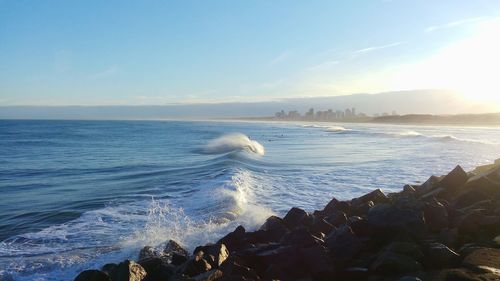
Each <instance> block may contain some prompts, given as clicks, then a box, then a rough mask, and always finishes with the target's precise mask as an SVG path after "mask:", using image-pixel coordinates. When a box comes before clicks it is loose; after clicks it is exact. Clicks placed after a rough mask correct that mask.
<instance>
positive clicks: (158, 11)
mask: <svg viewBox="0 0 500 281" xmlns="http://www.w3.org/2000/svg"><path fill="white" fill-rule="evenodd" d="M499 17H500V1H466V0H464V1H456V0H453V1H422V0H419V1H406V0H392V1H389V0H386V1H383V0H378V1H330V0H327V1H289V0H287V1H184V0H183V1H153V0H147V1H101V0H98V1H97V0H96V1H93V0H82V1H77V0H75V1H67V0H65V1H44V0H31V1H24V0H10V1H9V0H0V105H69V104H76V105H104V104H106V105H108V104H166V103H184V102H206V101H208V102H219V101H254V100H267V99H276V98H284V97H301V96H328V95H339V94H350V93H356V92H367V93H374V92H380V91H390V90H401V89H415V88H454V85H455V84H454V83H455V81H457V82H456V85H457V87H456V88H457V89H459V90H462V89H463V90H465V92H467V91H469V96H473V95H472V94H470V92H471V89H476V88H475V87H476V86H477V85H478V84H481V85H483V86H482V87H483V88H487V90H489V89H491V88H492V87H493V86H492V85H494V84H496V81H497V79H496V78H495V77H492V76H491V75H490V76H488V73H489V72H487V71H488V70H496V66H494V65H493V63H496V62H498V61H499V56H498V54H496V53H497V52H498V51H497V50H498V49H496V46H498V42H497V41H498V40H499V39H497V38H495V36H493V35H494V34H495V32H496V31H499V30H500V29H498V26H500V24H499ZM496 34H497V35H498V34H499V33H496ZM496 37H500V36H496ZM488 40H489V41H488ZM483 45H487V46H490V47H489V49H485V50H478V49H477V48H478V46H483ZM481 48H482V47H481ZM478 54H480V55H479V57H477V55H478ZM464 58H465V59H464ZM462 59H463V60H462ZM457 69H465V70H464V71H458V70H457ZM478 69H479V70H478ZM478 71H479V72H478ZM496 73H497V74H498V72H497V71H496ZM441 75H444V76H441ZM471 76H472V78H471V79H464V77H467V78H469V77H471ZM485 79H486V80H485ZM465 80H467V81H469V82H464V81H465ZM483 80H484V81H483ZM498 89H499V88H495V89H494V90H495V91H496V90H498ZM498 95H500V93H498V92H491V93H484V94H481V95H480V96H481V98H483V99H488V98H490V99H491V98H493V97H494V96H498Z"/></svg>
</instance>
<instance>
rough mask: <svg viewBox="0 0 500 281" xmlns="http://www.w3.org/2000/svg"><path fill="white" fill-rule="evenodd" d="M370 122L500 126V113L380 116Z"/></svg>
mask: <svg viewBox="0 0 500 281" xmlns="http://www.w3.org/2000/svg"><path fill="white" fill-rule="evenodd" d="M369 122H374V123H391V124H398V123H401V124H457V125H458V124H460V125H496V126H500V113H486V114H459V115H430V114H409V115H401V116H380V117H375V118H372V119H371V120H370V121H369Z"/></svg>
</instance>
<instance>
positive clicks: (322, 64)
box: [306, 60, 340, 71]
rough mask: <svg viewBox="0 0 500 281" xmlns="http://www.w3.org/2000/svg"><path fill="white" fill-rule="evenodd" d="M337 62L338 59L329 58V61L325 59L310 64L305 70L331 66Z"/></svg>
mask: <svg viewBox="0 0 500 281" xmlns="http://www.w3.org/2000/svg"><path fill="white" fill-rule="evenodd" d="M339 63H340V61H338V60H329V61H325V62H322V63H319V64H316V65H313V66H310V67H308V68H307V69H306V70H307V71H316V70H321V69H326V68H329V67H332V66H334V65H337V64H339Z"/></svg>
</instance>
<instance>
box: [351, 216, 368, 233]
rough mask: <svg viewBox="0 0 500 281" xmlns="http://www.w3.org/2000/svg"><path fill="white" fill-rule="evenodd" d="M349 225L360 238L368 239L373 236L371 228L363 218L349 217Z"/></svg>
mask: <svg viewBox="0 0 500 281" xmlns="http://www.w3.org/2000/svg"><path fill="white" fill-rule="evenodd" d="M347 225H348V226H349V227H350V228H351V229H352V231H353V232H354V233H355V234H356V235H357V236H358V237H368V236H370V235H371V227H370V224H369V223H368V221H367V220H365V219H364V218H361V217H356V216H354V217H349V219H348V222H347Z"/></svg>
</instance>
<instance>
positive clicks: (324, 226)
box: [310, 216, 335, 235]
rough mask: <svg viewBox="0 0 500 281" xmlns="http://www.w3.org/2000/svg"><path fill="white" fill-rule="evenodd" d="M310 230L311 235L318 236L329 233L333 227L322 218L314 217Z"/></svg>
mask: <svg viewBox="0 0 500 281" xmlns="http://www.w3.org/2000/svg"><path fill="white" fill-rule="evenodd" d="M310 229H311V232H312V233H313V234H316V235H320V233H323V234H327V233H330V232H331V231H332V230H334V229H335V226H333V225H332V224H330V223H329V222H327V221H326V220H325V219H324V218H321V217H317V216H314V220H313V224H312V225H311V227H310Z"/></svg>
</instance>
